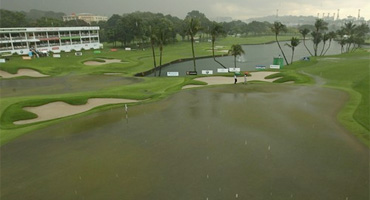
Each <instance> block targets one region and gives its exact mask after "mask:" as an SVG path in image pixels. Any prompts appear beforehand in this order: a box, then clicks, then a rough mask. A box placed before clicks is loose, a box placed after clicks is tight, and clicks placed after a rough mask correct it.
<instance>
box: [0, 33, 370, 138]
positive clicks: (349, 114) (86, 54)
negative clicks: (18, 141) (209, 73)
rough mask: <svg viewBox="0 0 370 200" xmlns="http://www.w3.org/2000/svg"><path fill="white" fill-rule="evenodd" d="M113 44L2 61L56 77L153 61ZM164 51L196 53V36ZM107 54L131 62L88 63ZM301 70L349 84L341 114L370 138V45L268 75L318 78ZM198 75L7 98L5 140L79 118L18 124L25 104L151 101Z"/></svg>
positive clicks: (199, 48)
mask: <svg viewBox="0 0 370 200" xmlns="http://www.w3.org/2000/svg"><path fill="white" fill-rule="evenodd" d="M288 38H290V36H286V39H288ZM280 40H284V37H281V38H280ZM272 41H274V37H272V36H263V37H248V38H232V37H228V38H221V39H219V40H217V41H216V46H224V47H223V48H222V49H228V48H229V47H230V46H231V45H232V44H238V43H240V44H256V43H268V42H272ZM210 46H211V43H208V42H207V43H206V42H205V43H196V44H195V50H196V56H205V55H210V54H211V52H210V51H209V49H210ZM110 48H112V47H111V46H110V45H107V44H106V45H105V49H104V50H102V51H101V53H100V54H94V52H93V51H83V55H82V56H75V55H74V52H71V53H61V58H58V59H57V58H52V57H46V58H39V59H33V60H31V61H30V60H22V58H21V57H20V56H13V57H11V58H10V61H9V62H7V63H5V64H2V65H1V66H0V69H1V70H4V71H7V72H9V73H13V74H14V73H16V72H17V71H18V69H21V68H30V69H34V70H37V71H39V72H40V73H43V74H48V75H51V76H52V77H53V76H66V75H91V74H93V75H95V74H103V73H121V74H122V76H125V77H131V76H132V75H134V74H136V73H138V72H142V71H146V70H149V69H151V68H152V66H153V60H152V56H151V51H150V49H144V50H132V51H124V50H123V49H119V50H118V51H116V52H111V51H110ZM218 54H221V53H218ZM157 56H158V55H157ZM163 56H164V57H163V63H167V62H170V61H173V60H177V59H183V58H190V57H191V49H190V42H179V43H176V44H172V45H167V46H165V48H164V54H163ZM102 58H109V59H120V60H124V61H125V62H127V63H111V64H106V65H104V66H87V65H84V64H83V63H84V62H85V61H87V60H96V61H98V60H100V61H101V59H102ZM157 58H158V57H157ZM325 58H335V59H325ZM157 62H158V59H157ZM300 71H304V72H307V73H310V74H314V75H317V76H321V77H322V78H324V79H325V80H327V86H329V87H334V88H339V89H342V90H345V91H347V92H348V93H349V94H350V95H351V99H350V101H349V103H348V104H347V105H346V107H345V108H344V109H343V110H342V111H341V113H340V115H339V120H340V121H341V122H342V123H343V124H345V126H346V127H347V128H348V129H349V130H350V131H351V132H354V133H355V134H356V135H357V136H358V137H359V138H360V139H361V140H362V141H364V142H365V143H367V144H369V104H368V102H369V84H368V83H369V53H368V52H366V51H357V52H355V53H351V54H343V55H338V56H330V57H324V58H323V59H321V58H318V59H316V58H312V59H311V61H309V62H307V61H298V62H295V63H294V64H292V65H289V66H286V67H284V69H282V70H280V71H279V72H280V73H279V74H277V75H272V76H271V77H268V78H276V77H281V78H280V79H278V80H276V81H274V82H275V83H283V82H288V81H294V82H295V83H297V84H313V83H314V80H313V79H312V78H310V77H309V76H306V75H303V74H302V73H300ZM22 78H24V77H22ZM193 78H195V77H191V78H189V77H181V78H180V77H178V78H169V77H157V78H149V77H146V78H143V80H145V81H143V82H139V83H135V84H130V85H120V86H109V87H107V88H105V89H104V90H99V91H80V92H76V91H74V92H73V93H63V94H50V95H48V94H43V95H40V94H39V95H24V96H17V97H7V98H1V107H0V112H1V120H0V122H1V123H0V127H1V133H0V134H1V135H0V136H1V137H0V139H1V141H0V144H4V143H6V142H8V141H11V140H13V139H15V138H16V137H18V136H20V135H22V134H25V133H27V132H29V131H31V130H34V129H38V128H40V127H44V126H46V125H48V124H51V123H54V122H56V121H58V122H59V121H61V120H66V119H71V118H73V117H67V118H64V119H58V120H53V121H50V122H44V123H37V124H34V125H24V126H15V125H13V124H12V122H14V121H17V120H21V119H26V118H28V119H29V118H34V117H35V116H34V114H32V113H27V112H25V111H23V110H22V108H23V107H25V106H32V105H41V104H45V103H48V102H53V101H58V100H59V101H66V102H68V103H71V104H81V103H83V102H86V101H87V99H88V98H93V97H105V98H106V97H111V98H114V97H116V98H129V99H150V100H149V101H157V100H159V99H162V98H165V97H167V96H169V95H171V94H173V93H175V92H177V91H179V90H181V88H182V87H183V86H184V85H201V84H204V83H203V82H199V81H195V80H193ZM110 107H112V106H102V107H99V108H96V109H93V110H92V111H88V112H86V113H84V114H81V115H85V114H89V113H92V112H96V111H98V110H101V109H107V108H110ZM113 107H114V106H113Z"/></svg>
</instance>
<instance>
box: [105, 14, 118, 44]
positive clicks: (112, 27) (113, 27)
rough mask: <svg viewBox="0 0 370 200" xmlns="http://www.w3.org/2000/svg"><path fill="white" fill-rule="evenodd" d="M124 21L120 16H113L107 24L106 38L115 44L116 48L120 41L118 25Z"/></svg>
mask: <svg viewBox="0 0 370 200" xmlns="http://www.w3.org/2000/svg"><path fill="white" fill-rule="evenodd" d="M121 20H122V17H121V16H120V15H117V14H114V15H112V16H111V17H110V18H109V19H108V21H107V23H106V30H105V32H106V36H107V40H108V42H109V43H113V45H114V47H116V46H117V41H118V40H119V26H118V24H119V23H120V21H121Z"/></svg>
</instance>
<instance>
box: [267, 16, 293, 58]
mask: <svg viewBox="0 0 370 200" xmlns="http://www.w3.org/2000/svg"><path fill="white" fill-rule="evenodd" d="M271 31H272V32H274V33H275V40H276V43H277V44H278V46H279V49H280V51H281V53H282V54H283V57H284V59H285V62H286V64H287V65H289V62H288V60H287V59H286V57H285V54H284V51H283V49H282V48H281V46H280V43H279V40H278V35H279V33H280V32H281V31H284V32H286V26H285V25H284V24H282V23H280V22H275V23H274V25H273V26H272V27H271Z"/></svg>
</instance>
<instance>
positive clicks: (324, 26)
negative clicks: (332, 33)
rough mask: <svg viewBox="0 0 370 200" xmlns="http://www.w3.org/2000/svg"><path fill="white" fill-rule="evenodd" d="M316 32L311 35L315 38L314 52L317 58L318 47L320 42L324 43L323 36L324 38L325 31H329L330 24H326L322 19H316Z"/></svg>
mask: <svg viewBox="0 0 370 200" xmlns="http://www.w3.org/2000/svg"><path fill="white" fill-rule="evenodd" d="M314 26H315V31H314V32H313V33H311V35H312V36H313V44H314V48H313V49H314V52H315V56H317V49H318V46H319V44H320V42H321V41H322V39H323V36H322V33H321V32H322V31H325V30H328V23H327V22H325V21H324V20H322V19H316V22H315V25H314Z"/></svg>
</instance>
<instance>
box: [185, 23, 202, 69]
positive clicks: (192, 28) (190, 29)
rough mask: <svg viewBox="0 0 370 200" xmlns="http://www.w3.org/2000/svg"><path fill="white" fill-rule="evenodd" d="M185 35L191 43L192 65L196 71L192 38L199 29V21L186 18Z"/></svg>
mask: <svg viewBox="0 0 370 200" xmlns="http://www.w3.org/2000/svg"><path fill="white" fill-rule="evenodd" d="M186 21H187V29H186V30H187V35H189V36H190V42H191V51H192V55H193V65H194V71H197V65H196V63H195V52H194V37H195V35H196V34H197V33H198V31H199V30H200V29H201V26H200V21H199V20H198V19H196V18H191V17H190V18H187V19H186Z"/></svg>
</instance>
